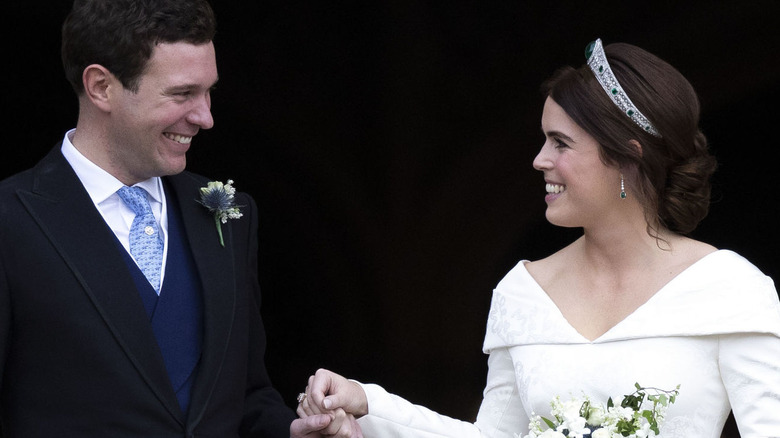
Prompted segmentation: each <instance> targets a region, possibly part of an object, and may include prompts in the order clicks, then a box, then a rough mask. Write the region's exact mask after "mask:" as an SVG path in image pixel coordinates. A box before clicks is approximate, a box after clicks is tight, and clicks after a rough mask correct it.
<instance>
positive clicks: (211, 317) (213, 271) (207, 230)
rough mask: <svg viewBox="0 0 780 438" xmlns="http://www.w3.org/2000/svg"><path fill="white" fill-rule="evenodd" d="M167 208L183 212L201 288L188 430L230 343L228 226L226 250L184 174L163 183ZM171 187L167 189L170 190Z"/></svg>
mask: <svg viewBox="0 0 780 438" xmlns="http://www.w3.org/2000/svg"><path fill="white" fill-rule="evenodd" d="M163 181H164V183H165V185H166V190H167V191H166V195H167V194H171V195H172V196H169V197H167V200H168V205H169V208H170V207H171V206H175V207H177V208H179V209H180V210H179V211H180V212H181V218H182V222H183V223H184V228H185V235H186V236H187V239H189V243H190V248H191V249H192V253H193V257H194V259H195V264H196V266H197V269H198V272H199V274H200V280H201V284H202V285H203V304H204V305H203V318H204V321H203V327H204V336H203V347H202V350H201V351H202V353H201V362H200V365H199V368H198V375H197V376H196V379H195V384H194V385H193V390H192V400H191V402H190V414H189V419H188V423H189V424H190V426H193V425H194V424H197V422H198V421H199V420H200V417H201V416H202V414H203V412H204V410H205V408H206V405H207V403H208V399H209V397H210V395H211V393H212V391H213V389H214V385H215V384H216V381H217V377H218V376H219V372H220V370H221V368H222V364H223V360H224V358H225V351H226V348H227V346H228V344H229V337H230V330H231V328H232V325H233V316H234V311H235V305H236V285H235V279H236V273H235V264H234V262H233V256H234V254H233V251H232V248H231V237H232V236H231V231H230V227H227V226H224V225H223V227H222V231H223V233H224V240H225V247H222V246H221V245H220V243H219V237H218V235H217V230H216V224H215V222H214V216H213V214H211V213H210V212H209V211H208V210H207V209H206V207H204V206H202V205H201V204H199V203H198V199H199V197H200V193H199V187H201V186H204V185H205V184H202V181H199V180H198V179H196V178H195V177H194V176H193V175H192V174H189V173H183V174H179V175H175V176H171V177H166V178H164V179H163ZM169 188H170V190H168V189H169Z"/></svg>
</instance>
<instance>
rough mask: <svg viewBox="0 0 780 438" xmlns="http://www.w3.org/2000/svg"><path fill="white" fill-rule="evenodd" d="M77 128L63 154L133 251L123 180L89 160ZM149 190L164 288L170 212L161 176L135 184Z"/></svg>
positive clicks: (64, 142)
mask: <svg viewBox="0 0 780 438" xmlns="http://www.w3.org/2000/svg"><path fill="white" fill-rule="evenodd" d="M75 131H76V130H75V129H71V130H70V131H68V132H67V133H65V138H63V140H62V155H64V156H65V159H66V160H67V161H68V163H69V164H70V166H71V167H72V168H73V170H74V171H75V172H76V175H77V176H78V178H79V180H81V184H83V185H84V188H85V189H86V190H87V193H88V194H89V197H90V198H92V202H93V203H94V204H95V207H96V208H97V209H98V211H99V212H100V214H101V215H102V216H103V219H104V220H105V221H106V223H107V224H108V226H109V227H110V228H111V230H112V231H113V232H114V234H115V235H116V237H117V239H119V242H120V243H121V244H122V246H124V247H125V250H127V253H128V254H130V226H131V225H132V224H133V219H134V218H135V213H133V211H132V210H130V208H129V207H128V206H127V205H125V203H124V202H122V199H120V198H119V195H118V194H117V190H119V189H120V188H122V187H123V186H124V184H122V182H121V181H119V180H118V179H116V178H115V177H114V176H113V175H111V174H110V173H108V172H106V171H105V170H103V169H102V168H100V167H99V166H98V165H96V164H95V163H93V162H91V161H89V159H87V157H85V156H84V155H82V154H81V152H79V151H78V149H76V147H75V146H73V143H71V141H70V139H71V137H73V133H74V132H75ZM135 186H137V187H141V188H143V189H144V190H146V192H147V193H149V195H150V196H149V203H150V204H151V207H152V212H153V213H154V217H155V218H156V219H157V224H158V225H159V227H160V232H161V233H162V238H163V262H162V269H161V271H160V289H162V284H163V279H164V277H165V261H166V260H167V254H168V215H167V206H166V202H165V191H164V190H163V188H162V180H161V179H160V178H159V177H154V178H150V179H147V180H145V181H141V182H139V183H138V184H135Z"/></svg>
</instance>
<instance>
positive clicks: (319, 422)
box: [290, 415, 331, 438]
mask: <svg viewBox="0 0 780 438" xmlns="http://www.w3.org/2000/svg"><path fill="white" fill-rule="evenodd" d="M330 421H331V418H330V416H328V415H314V416H311V417H306V418H298V419H297V420H294V421H293V422H292V423H291V424H290V436H291V437H293V438H298V437H304V436H306V435H307V434H310V433H313V432H317V431H320V430H322V429H324V428H325V427H327V426H328V425H329V424H330Z"/></svg>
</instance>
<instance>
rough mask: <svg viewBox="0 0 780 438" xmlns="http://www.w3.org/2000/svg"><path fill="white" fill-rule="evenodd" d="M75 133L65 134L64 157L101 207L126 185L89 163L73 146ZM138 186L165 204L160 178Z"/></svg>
mask: <svg viewBox="0 0 780 438" xmlns="http://www.w3.org/2000/svg"><path fill="white" fill-rule="evenodd" d="M75 131H76V130H75V129H71V130H70V131H68V132H66V133H65V138H63V140H62V155H64V156H65V159H66V160H67V161H68V163H70V165H71V167H72V168H73V170H74V171H75V172H76V175H77V176H78V177H79V179H80V180H81V183H82V184H83V185H84V188H85V189H86V190H87V193H89V197H90V198H92V202H93V203H94V204H95V205H99V204H100V203H102V202H103V201H105V200H106V199H108V198H109V197H111V196H112V195H113V194H115V193H116V191H117V190H119V189H120V188H122V187H123V186H124V184H122V182H121V181H119V180H118V179H116V178H115V177H114V176H113V175H111V174H110V173H108V172H106V171H105V170H103V169H102V168H100V167H99V166H98V165H97V164H95V163H93V162H92V161H89V159H87V157H85V156H84V155H83V154H82V153H81V152H79V150H78V149H76V147H75V146H73V143H72V142H71V141H70V139H71V137H72V136H73V133H74V132H75ZM136 186H138V187H141V188H143V189H144V190H146V191H147V192H148V193H149V195H151V198H152V199H153V200H154V201H156V202H159V203H163V195H162V181H161V179H160V177H153V178H149V179H147V180H145V181H141V182H139V183H138V184H136Z"/></svg>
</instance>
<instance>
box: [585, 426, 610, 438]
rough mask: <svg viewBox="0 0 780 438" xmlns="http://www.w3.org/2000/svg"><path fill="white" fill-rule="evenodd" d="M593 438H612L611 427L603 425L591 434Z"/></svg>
mask: <svg viewBox="0 0 780 438" xmlns="http://www.w3.org/2000/svg"><path fill="white" fill-rule="evenodd" d="M590 437H591V438H612V432H610V431H609V429H607V428H605V427H602V428H601V429H596V430H594V431H593V433H592V434H590Z"/></svg>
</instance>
